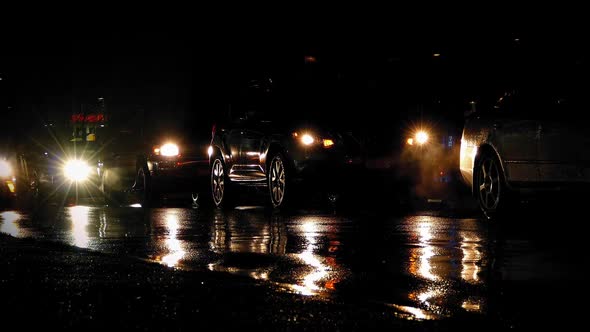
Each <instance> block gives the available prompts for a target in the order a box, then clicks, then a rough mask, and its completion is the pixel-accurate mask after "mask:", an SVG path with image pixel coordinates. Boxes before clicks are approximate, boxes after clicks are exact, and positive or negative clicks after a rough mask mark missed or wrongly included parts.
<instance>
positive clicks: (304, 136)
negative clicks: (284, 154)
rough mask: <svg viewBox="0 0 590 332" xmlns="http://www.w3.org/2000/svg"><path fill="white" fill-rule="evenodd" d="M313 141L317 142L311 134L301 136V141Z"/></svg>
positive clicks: (308, 143) (306, 142) (307, 142)
mask: <svg viewBox="0 0 590 332" xmlns="http://www.w3.org/2000/svg"><path fill="white" fill-rule="evenodd" d="M313 142H315V139H314V138H313V136H311V135H310V134H303V136H301V143H303V144H305V145H311V144H313Z"/></svg>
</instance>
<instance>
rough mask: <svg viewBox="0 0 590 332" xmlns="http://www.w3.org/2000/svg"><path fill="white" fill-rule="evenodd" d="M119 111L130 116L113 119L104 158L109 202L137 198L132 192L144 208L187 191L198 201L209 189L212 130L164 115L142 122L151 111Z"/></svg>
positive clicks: (102, 181)
mask: <svg viewBox="0 0 590 332" xmlns="http://www.w3.org/2000/svg"><path fill="white" fill-rule="evenodd" d="M118 116H119V117H125V118H124V119H117V118H112V119H111V122H110V128H109V130H110V132H109V134H108V135H107V137H109V139H108V141H106V142H105V144H104V145H103V148H102V150H101V159H100V160H99V164H98V174H99V187H100V190H101V192H102V194H103V197H104V199H105V203H106V204H113V205H117V204H120V203H123V202H125V200H126V199H127V200H129V199H133V197H131V198H129V196H128V195H127V194H128V193H131V194H134V195H131V196H135V197H136V198H137V200H138V201H139V204H141V206H142V207H144V208H147V207H153V206H158V205H159V204H161V203H162V201H161V198H163V197H164V196H173V195H184V196H186V197H187V199H186V200H185V201H187V202H191V204H193V205H195V206H196V205H197V204H198V198H199V194H200V193H204V192H206V191H207V190H208V179H209V159H208V155H207V148H208V146H209V142H210V137H211V136H210V131H209V130H208V129H207V130H205V131H202V130H189V129H187V128H185V126H184V124H185V123H183V122H182V121H179V120H178V119H171V120H170V121H168V123H167V122H166V121H165V120H163V119H161V120H159V121H154V122H153V123H154V124H155V125H154V126H153V128H152V127H149V126H148V127H147V128H146V127H144V126H143V125H141V126H138V125H137V124H142V123H144V122H145V118H147V117H149V116H148V115H145V114H143V113H137V114H133V113H131V112H129V113H127V114H119V115H118ZM187 124H188V125H192V122H191V121H187ZM204 127H207V128H210V124H209V123H207V124H206V125H204ZM189 195H190V196H189ZM126 197H127V198H126ZM189 197H191V198H192V201H189V200H188V198H189Z"/></svg>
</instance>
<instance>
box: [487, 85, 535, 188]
mask: <svg viewBox="0 0 590 332" xmlns="http://www.w3.org/2000/svg"><path fill="white" fill-rule="evenodd" d="M490 126H491V131H492V136H493V137H494V141H495V143H496V148H497V150H498V153H499V155H500V157H501V159H502V162H503V165H504V172H505V176H506V179H507V180H508V181H509V182H514V183H532V182H537V181H538V180H539V167H538V159H539V154H538V145H539V121H538V119H536V118H535V111H534V107H533V105H530V104H527V103H526V101H525V100H524V99H523V98H519V97H518V96H516V95H514V94H509V95H505V96H504V97H503V98H501V102H500V103H499V104H498V105H497V106H496V114H495V115H494V117H493V119H492V120H491V123H490Z"/></svg>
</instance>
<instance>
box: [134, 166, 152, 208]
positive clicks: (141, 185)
mask: <svg viewBox="0 0 590 332" xmlns="http://www.w3.org/2000/svg"><path fill="white" fill-rule="evenodd" d="M134 190H135V192H136V193H137V198H138V199H139V202H140V204H141V206H142V207H152V206H154V205H155V203H156V202H157V200H158V199H157V198H158V196H157V195H156V193H155V192H154V190H153V188H152V183H151V179H150V177H149V174H148V173H147V171H146V170H145V168H143V167H140V168H139V169H138V170H137V177H136V178H135V185H134Z"/></svg>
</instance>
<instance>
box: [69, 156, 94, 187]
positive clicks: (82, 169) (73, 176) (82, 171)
mask: <svg viewBox="0 0 590 332" xmlns="http://www.w3.org/2000/svg"><path fill="white" fill-rule="evenodd" d="M90 171H91V169H90V166H88V163H87V162H85V161H83V160H76V159H74V160H68V162H66V164H65V166H64V175H65V177H66V178H68V179H69V180H71V181H76V182H81V181H84V180H86V179H87V178H88V175H90Z"/></svg>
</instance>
